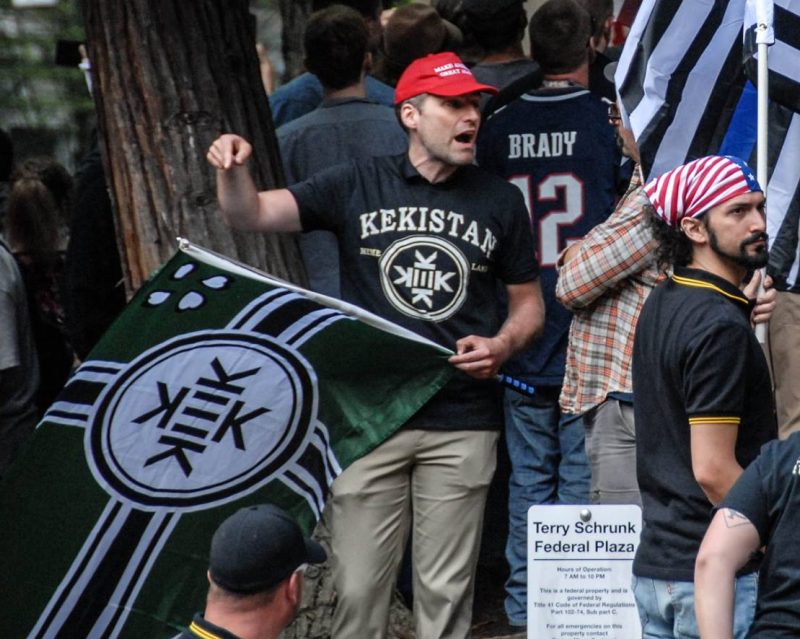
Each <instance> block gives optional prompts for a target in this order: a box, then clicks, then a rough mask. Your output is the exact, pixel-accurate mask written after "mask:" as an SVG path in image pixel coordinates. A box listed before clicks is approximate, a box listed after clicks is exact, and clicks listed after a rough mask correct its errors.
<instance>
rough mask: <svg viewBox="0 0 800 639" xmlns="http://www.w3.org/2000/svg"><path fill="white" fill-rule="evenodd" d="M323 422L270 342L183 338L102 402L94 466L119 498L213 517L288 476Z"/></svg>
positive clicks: (90, 453) (142, 363) (136, 366)
mask: <svg viewBox="0 0 800 639" xmlns="http://www.w3.org/2000/svg"><path fill="white" fill-rule="evenodd" d="M315 418H316V378H315V377H314V374H313V370H312V369H311V368H310V366H309V365H308V364H307V363H306V362H305V360H304V358H303V357H302V356H301V355H300V354H299V353H298V352H296V351H295V350H294V349H292V348H290V347H287V346H286V345H284V344H280V343H279V342H277V341H276V340H275V339H273V338H271V337H269V336H267V335H259V334H248V333H239V332H232V331H205V332H199V333H195V334H190V335H183V336H180V337H178V338H176V339H174V340H170V341H168V342H167V343H165V344H161V345H159V346H157V347H156V348H154V349H151V350H149V351H147V352H145V353H144V354H142V355H141V356H140V357H138V358H137V359H136V360H134V361H133V362H131V363H130V364H129V365H128V366H127V367H126V368H125V369H124V370H123V371H122V372H121V373H120V375H119V377H118V378H117V380H116V381H115V382H114V383H113V384H111V385H110V386H109V387H108V388H107V389H106V390H105V392H104V394H103V395H102V396H101V398H100V399H99V401H98V409H97V411H96V413H95V415H94V417H93V419H92V421H91V427H90V428H89V429H87V435H86V447H87V459H88V460H90V464H91V468H92V471H93V473H94V474H95V475H96V477H97V481H98V483H99V484H100V485H102V486H105V487H106V489H107V490H108V491H109V492H110V493H111V496H112V497H117V498H119V499H126V500H129V501H131V502H132V503H133V504H134V505H136V506H139V507H142V506H144V507H151V506H163V507H167V508H181V509H185V508H198V507H201V508H202V507H209V506H213V505H215V504H217V503H218V502H219V501H220V500H222V501H224V500H227V499H228V498H229V497H230V495H235V494H241V493H242V492H246V491H248V490H249V489H250V488H252V487H253V486H257V485H260V484H262V483H263V482H266V481H269V480H270V479H272V478H273V477H274V476H276V475H278V474H280V473H281V472H282V471H283V470H284V469H285V467H286V465H287V464H289V463H291V462H292V461H293V459H295V458H296V457H297V456H299V455H302V453H303V452H304V450H305V448H306V446H307V445H308V442H309V438H310V435H311V433H312V430H313V429H312V428H311V425H312V424H313V422H314V420H315Z"/></svg>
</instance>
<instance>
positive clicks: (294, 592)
mask: <svg viewBox="0 0 800 639" xmlns="http://www.w3.org/2000/svg"><path fill="white" fill-rule="evenodd" d="M303 581H304V577H303V573H302V572H295V573H292V576H291V577H289V580H288V583H287V586H286V597H287V599H288V600H289V603H290V604H291V605H292V607H293V608H297V607H298V606H299V605H300V599H301V598H302V596H303Z"/></svg>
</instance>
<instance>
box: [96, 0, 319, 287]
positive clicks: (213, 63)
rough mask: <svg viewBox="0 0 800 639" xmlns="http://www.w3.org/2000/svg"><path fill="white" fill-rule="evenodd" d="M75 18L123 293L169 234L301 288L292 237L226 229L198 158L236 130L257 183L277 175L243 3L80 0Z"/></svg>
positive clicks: (153, 264) (158, 260) (271, 181)
mask: <svg viewBox="0 0 800 639" xmlns="http://www.w3.org/2000/svg"><path fill="white" fill-rule="evenodd" d="M84 15H85V18H86V37H87V41H88V45H89V57H90V60H91V64H92V74H93V81H94V94H95V102H96V106H97V111H98V120H99V126H100V134H101V139H102V147H103V149H104V164H105V168H106V174H107V176H108V184H109V187H110V190H111V193H112V200H113V201H114V203H115V213H116V226H117V235H118V244H119V247H120V249H121V250H120V253H121V254H122V256H123V269H124V271H125V275H126V282H127V284H128V290H129V291H131V290H135V289H136V288H138V287H139V286H140V285H141V284H142V282H143V281H144V280H145V279H146V278H147V276H148V275H149V274H150V272H151V271H153V270H154V269H155V268H157V267H158V266H160V265H161V264H162V263H163V262H164V261H165V260H166V259H167V258H169V256H171V255H172V253H173V252H174V250H175V247H176V242H175V238H176V237H178V236H180V237H185V238H187V239H189V240H191V241H192V242H194V243H196V244H199V245H201V246H204V247H206V248H210V249H212V250H215V251H217V252H219V253H222V254H224V255H226V256H229V257H232V258H234V259H238V260H240V261H242V262H245V263H247V264H250V265H252V266H255V267H257V268H260V269H263V270H266V271H268V272H270V273H272V274H274V275H276V276H278V277H281V278H284V279H287V280H290V281H292V282H295V283H300V284H305V282H306V278H305V271H304V269H303V266H302V261H301V259H300V255H299V251H298V249H297V244H296V242H295V240H294V238H293V237H291V236H279V235H275V234H270V235H257V234H240V233H236V232H234V231H232V230H230V229H228V228H227V227H226V226H225V224H224V223H223V222H222V218H221V215H220V212H219V207H218V204H217V198H216V181H215V180H216V176H215V172H214V169H212V168H211V167H210V166H209V165H208V163H207V162H206V160H205V154H206V151H207V149H208V147H209V146H210V144H211V142H212V141H213V140H214V139H215V138H216V137H217V136H218V135H220V134H221V133H226V132H233V133H238V134H240V135H242V136H244V137H245V138H247V139H248V140H249V141H251V142H252V144H253V147H254V154H253V157H252V159H251V160H250V163H249V164H250V170H251V171H252V173H253V178H254V179H255V182H256V185H257V186H258V188H259V189H265V188H273V187H277V186H282V185H283V183H284V176H283V170H282V168H281V162H280V155H279V151H278V144H277V141H276V138H275V130H274V126H273V123H272V116H271V114H270V111H269V104H268V101H267V97H266V95H265V93H264V89H263V86H262V83H261V77H260V73H259V66H258V59H257V56H256V51H255V35H254V24H253V22H252V19H251V16H250V13H249V11H248V2H247V0H227V1H222V0H192V1H191V2H186V1H185V0H126V1H125V2H107V1H105V0H85V14H84Z"/></svg>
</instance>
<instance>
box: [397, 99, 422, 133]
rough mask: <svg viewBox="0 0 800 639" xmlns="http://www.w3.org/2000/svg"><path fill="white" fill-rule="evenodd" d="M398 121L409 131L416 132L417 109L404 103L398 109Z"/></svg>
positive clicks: (417, 121) (408, 103) (417, 122)
mask: <svg viewBox="0 0 800 639" xmlns="http://www.w3.org/2000/svg"><path fill="white" fill-rule="evenodd" d="M400 119H401V120H402V122H403V125H404V126H405V127H406V128H407V129H408V130H409V131H416V129H417V127H418V125H419V109H417V107H415V106H414V105H413V104H411V103H410V102H404V103H403V105H402V106H401V107H400Z"/></svg>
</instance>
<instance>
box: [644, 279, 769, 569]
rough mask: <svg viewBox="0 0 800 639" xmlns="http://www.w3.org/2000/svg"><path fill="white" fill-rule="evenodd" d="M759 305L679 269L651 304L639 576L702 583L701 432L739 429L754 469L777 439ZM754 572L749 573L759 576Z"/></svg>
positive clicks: (744, 459) (745, 460)
mask: <svg viewBox="0 0 800 639" xmlns="http://www.w3.org/2000/svg"><path fill="white" fill-rule="evenodd" d="M751 308H752V304H751V302H749V301H748V300H747V299H745V298H744V296H743V294H742V292H741V291H740V290H739V289H738V288H736V287H735V286H733V285H732V284H730V283H729V282H728V281H726V280H724V279H722V278H720V277H717V276H715V275H712V274H711V273H708V272H706V271H701V270H698V269H688V268H680V267H677V268H676V269H675V274H674V275H673V277H672V278H670V279H669V280H668V281H667V282H665V283H664V284H662V285H661V286H658V287H656V289H655V290H654V291H653V293H652V294H651V295H650V297H649V298H648V299H647V301H646V302H645V304H644V307H643V308H642V312H641V314H640V316H639V322H638V324H637V326H636V337H635V340H634V347H633V396H634V403H633V408H634V415H635V421H636V455H637V459H636V462H637V476H638V479H639V489H640V491H641V493H642V505H643V520H644V525H643V528H642V538H641V542H640V544H639V549H638V551H637V553H636V558H635V560H634V564H633V572H634V574H636V575H639V576H642V577H651V578H654V579H667V580H670V579H671V580H676V581H694V562H695V559H696V557H697V551H698V549H699V547H700V542H701V541H702V539H703V535H704V534H705V532H706V529H707V528H708V525H709V523H710V522H711V509H712V505H711V502H710V501H709V500H708V497H706V495H705V493H704V492H703V490H702V489H701V488H700V485H699V484H698V483H697V481H696V480H695V477H694V473H693V471H692V453H691V432H690V429H691V428H692V427H693V425H695V426H696V425H702V424H703V423H723V424H725V423H727V424H730V425H731V427H738V433H737V438H736V449H735V454H736V459H737V461H738V462H739V464H740V465H741V466H742V467H743V468H746V467H747V466H748V465H749V464H750V463H751V462H752V461H753V460H754V459H755V458H756V456H757V455H758V451H759V449H760V448H761V446H762V445H763V444H765V443H766V442H768V441H769V440H771V439H773V438H774V437H775V436H776V434H777V427H776V423H775V411H774V406H773V402H772V388H771V383H770V377H769V370H768V368H767V362H766V359H765V357H764V353H763V351H762V349H761V346H760V345H759V343H758V341H757V340H756V338H755V335H754V333H753V331H752V329H751V327H750V311H751ZM756 569H757V566H756V565H755V564H749V565H748V566H747V567H746V568H745V570H743V573H746V572H752V571H753V570H756Z"/></svg>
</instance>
